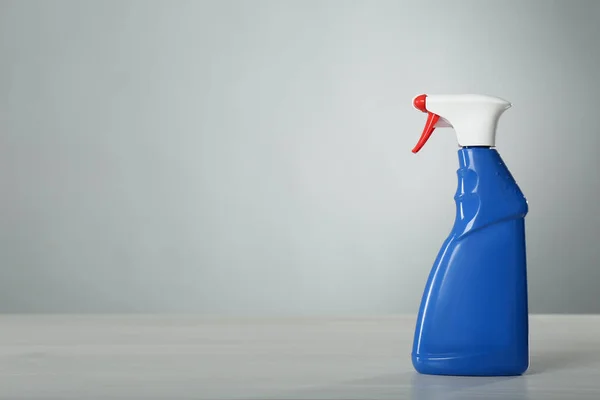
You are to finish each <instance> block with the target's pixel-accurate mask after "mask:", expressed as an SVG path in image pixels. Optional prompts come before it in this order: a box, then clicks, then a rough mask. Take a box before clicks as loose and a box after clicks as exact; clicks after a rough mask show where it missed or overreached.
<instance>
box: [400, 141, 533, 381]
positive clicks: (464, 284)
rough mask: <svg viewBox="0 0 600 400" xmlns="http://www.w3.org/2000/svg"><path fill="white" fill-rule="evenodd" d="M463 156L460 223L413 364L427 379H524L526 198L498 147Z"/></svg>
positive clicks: (419, 328) (439, 268)
mask: <svg viewBox="0 0 600 400" xmlns="http://www.w3.org/2000/svg"><path fill="white" fill-rule="evenodd" d="M458 156H459V165H460V167H459V169H458V171H457V174H458V189H457V191H456V195H455V197H454V199H455V202H456V219H455V222H454V226H453V228H452V231H451V233H450V235H449V237H448V238H447V239H446V241H445V242H444V244H443V246H442V248H441V250H440V252H439V254H438V256H437V259H436V260H435V263H434V266H433V269H432V271H431V273H430V275H429V278H428V280H427V284H426V288H425V291H424V294H423V298H422V302H421V306H420V309H419V313H418V318H417V325H416V330H415V337H414V344H413V352H412V362H413V365H414V367H415V369H416V370H417V371H418V372H420V373H424V374H435V375H475V376H477V375H478V376H502V375H520V374H522V373H524V372H525V371H526V370H527V368H528V365H529V345H528V336H529V328H528V300H527V273H526V252H525V221H524V219H525V216H526V214H527V212H528V205H527V201H526V199H525V197H524V196H523V193H522V192H521V190H520V189H519V187H518V185H517V183H516V182H515V180H514V179H513V177H512V175H511V174H510V172H509V170H508V169H507V167H506V165H505V164H504V162H503V161H502V159H501V157H500V155H499V154H498V152H497V151H496V150H495V149H491V148H486V147H474V148H461V149H460V150H459V151H458Z"/></svg>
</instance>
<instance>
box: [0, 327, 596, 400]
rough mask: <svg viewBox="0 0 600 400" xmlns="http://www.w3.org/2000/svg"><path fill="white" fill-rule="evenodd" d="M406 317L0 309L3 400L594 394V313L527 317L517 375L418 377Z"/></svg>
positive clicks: (563, 398) (369, 399)
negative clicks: (526, 364)
mask: <svg viewBox="0 0 600 400" xmlns="http://www.w3.org/2000/svg"><path fill="white" fill-rule="evenodd" d="M413 327H414V318H413V317H408V316H407V317H402V316H393V317H371V318H337V319H335V318H303V319H293V318H288V319H218V318H213V319H207V318H199V317H184V316H178V317H173V316H171V317H168V316H19V315H14V316H0V399H11V400H12V399H15V400H17V399H78V400H91V399H165V400H176V399H268V400H273V399H294V400H308V399H320V400H321V399H322V400H324V399H340V400H341V399H347V400H350V399H361V400H377V399H417V400H421V399H460V400H465V399H544V400H548V399H560V400H570V399H594V400H598V399H600V316H581V315H580V316H566V315H563V316H558V315H557V316H545V315H537V316H531V317H530V339H531V366H530V369H529V371H528V372H527V373H526V374H525V375H524V376H521V377H512V378H469V377H443V376H426V375H419V374H417V373H416V372H414V370H413V369H412V366H411V363H410V350H411V344H412V335H413Z"/></svg>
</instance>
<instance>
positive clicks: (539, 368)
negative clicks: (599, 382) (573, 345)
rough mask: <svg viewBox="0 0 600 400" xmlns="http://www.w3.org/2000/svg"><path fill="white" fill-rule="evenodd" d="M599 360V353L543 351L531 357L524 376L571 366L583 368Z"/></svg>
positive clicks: (566, 350) (568, 350)
mask: <svg viewBox="0 0 600 400" xmlns="http://www.w3.org/2000/svg"><path fill="white" fill-rule="evenodd" d="M599 359H600V351H594V350H589V349H586V350H585V351H577V350H573V349H564V350H554V351H544V352H543V353H535V354H533V355H532V356H531V359H530V366H529V369H528V370H527V371H526V372H525V375H535V374H540V373H543V372H548V371H558V370H563V369H567V368H570V367H572V366H583V365H587V364H589V363H590V362H597V360H599Z"/></svg>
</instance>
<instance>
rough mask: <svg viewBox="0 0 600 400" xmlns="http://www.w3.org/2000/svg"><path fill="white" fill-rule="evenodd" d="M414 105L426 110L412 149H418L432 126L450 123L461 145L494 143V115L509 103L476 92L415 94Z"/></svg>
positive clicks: (497, 117) (488, 144)
mask: <svg viewBox="0 0 600 400" xmlns="http://www.w3.org/2000/svg"><path fill="white" fill-rule="evenodd" d="M413 105H414V107H415V108H416V109H417V110H419V111H422V112H426V113H428V118H427V123H426V124H425V128H424V129H423V133H422V134H421V138H420V139H419V142H418V143H417V145H416V146H415V148H414V149H413V153H416V152H418V151H419V150H420V149H421V148H422V147H423V145H425V143H426V142H427V139H429V137H430V136H431V133H432V132H433V130H434V129H435V128H441V127H452V128H454V130H455V132H456V138H457V140H458V144H459V145H460V146H462V147H464V146H490V147H491V146H494V145H495V143H496V126H497V125H498V119H499V118H500V116H501V115H502V113H503V112H504V111H506V110H507V109H508V108H510V107H511V104H510V103H509V102H508V101H506V100H503V99H501V98H498V97H492V96H484V95H478V94H455V95H452V94H439V95H425V94H422V95H419V96H416V97H415V98H414V99H413Z"/></svg>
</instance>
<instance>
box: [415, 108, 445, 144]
mask: <svg viewBox="0 0 600 400" xmlns="http://www.w3.org/2000/svg"><path fill="white" fill-rule="evenodd" d="M439 119H440V116H439V115H437V114H434V113H432V112H428V113H427V122H426V123H425V128H423V133H421V138H420V139H419V142H418V143H417V145H416V146H415V148H414V149H412V152H413V153H416V152H418V151H419V150H421V148H422V147H423V146H424V145H425V143H427V140H428V139H429V137H430V136H431V134H432V133H433V131H434V129H435V124H436V123H437V122H438V120H439Z"/></svg>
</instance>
